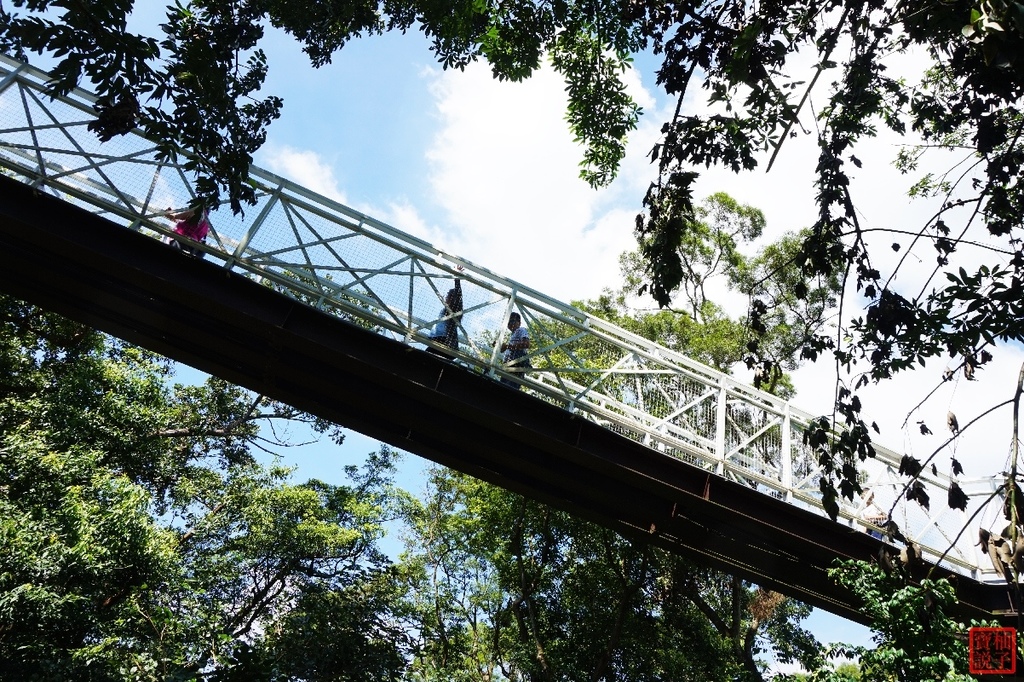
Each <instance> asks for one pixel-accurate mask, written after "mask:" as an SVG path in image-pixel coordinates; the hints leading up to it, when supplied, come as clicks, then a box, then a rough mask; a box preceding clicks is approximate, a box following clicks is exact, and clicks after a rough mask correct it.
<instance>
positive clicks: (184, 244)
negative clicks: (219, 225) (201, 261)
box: [165, 206, 210, 258]
mask: <svg viewBox="0 0 1024 682" xmlns="http://www.w3.org/2000/svg"><path fill="white" fill-rule="evenodd" d="M165 214H166V215H167V217H168V218H170V219H171V220H174V221H175V225H174V235H175V236H172V237H168V238H167V243H168V244H170V245H171V246H173V247H175V248H176V249H180V250H181V251H184V252H185V253H187V254H189V255H190V256H195V257H197V258H202V257H204V256H205V255H206V254H205V253H203V251H202V249H200V248H199V247H198V246H196V244H195V243H203V242H205V241H206V236H207V235H208V234H209V233H210V217H209V214H208V213H207V212H206V209H205V208H203V207H201V206H199V207H195V208H190V209H186V210H184V211H181V212H180V213H175V212H174V211H173V210H172V209H170V208H168V209H167V211H166V212H165ZM181 237H184V238H185V239H182V238H181Z"/></svg>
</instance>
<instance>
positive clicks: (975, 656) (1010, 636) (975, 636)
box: [968, 628, 1017, 675]
mask: <svg viewBox="0 0 1024 682" xmlns="http://www.w3.org/2000/svg"><path fill="white" fill-rule="evenodd" d="M968 642H969V644H968V646H969V647H970V662H971V674H972V675H1012V674H1014V673H1015V672H1016V671H1017V630H1016V629H1015V628H971V629H970V632H969V639H968Z"/></svg>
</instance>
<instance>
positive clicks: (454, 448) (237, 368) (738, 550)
mask: <svg viewBox="0 0 1024 682" xmlns="http://www.w3.org/2000/svg"><path fill="white" fill-rule="evenodd" d="M0 288H2V289H3V290H4V291H6V292H8V293H10V294H13V295H15V296H18V297H20V298H23V299H25V300H26V301H29V302H32V303H35V304H37V305H40V306H42V307H44V308H47V309H50V310H53V311H56V312H59V313H61V314H64V315H66V316H68V317H70V318H72V319H75V320H78V321H81V322H84V323H86V324H89V325H91V326H93V327H95V328H97V329H100V330H102V331H105V332H107V333H110V334H112V335H114V336H117V337H120V338H122V339H125V340H127V341H130V342H132V343H135V344H138V345H140V346H143V347H146V348H149V349H151V350H153V351H156V352H158V353H161V354H164V355H166V356H168V357H170V358H173V359H175V360H178V361H180V362H183V363H186V364H188V365H191V366H193V367H196V368H198V369H200V370H202V371H204V372H207V373H209V374H212V375H216V376H219V377H222V378H224V379H226V380H229V381H232V382H234V383H237V384H239V385H242V386H245V387H247V388H249V389H251V390H254V391H257V392H260V393H262V394H265V395H267V396H270V397H273V398H274V399H277V400H280V401H282V402H285V403H288V404H291V405H293V406H295V407H297V408H300V409H303V410H306V411H308V412H311V413H313V414H316V415H318V416H320V417H323V418H325V419H329V420H331V421H334V422H337V423H339V424H342V425H344V426H347V427H349V428H352V429H355V430H356V431H359V432H361V433H363V434H366V435H368V436H371V437H373V438H376V439H378V440H381V441H384V442H386V443H389V444H391V445H393V446H395V447H397V448H401V449H403V450H406V451H408V452H412V453H415V454H417V455H420V456H422V457H425V458H427V459H430V460H433V461H435V462H438V463H440V464H443V465H445V466H448V467H451V468H453V469H457V470H460V471H463V472H465V473H468V474H471V475H473V476H475V477H478V478H480V479H482V480H485V481H488V482H490V483H494V484H496V485H499V486H502V487H504V488H507V489H510V490H513V491H516V492H518V493H521V494H523V495H526V496H529V497H532V498H535V499H538V500H540V501H542V502H545V503H547V504H550V505H551V506H553V507H557V508H560V509H563V510H566V511H568V512H571V513H573V514H576V515H579V516H581V517H584V518H587V519H590V520H592V521H594V522H597V523H599V524H601V525H603V526H606V527H608V528H611V529H613V530H616V531H619V532H621V533H623V534H624V535H627V536H631V537H635V538H638V539H642V540H643V541H646V542H652V543H654V544H656V545H659V546H661V547H664V548H666V549H668V550H671V551H673V552H677V553H680V554H682V555H684V556H687V557H689V558H691V559H693V560H694V561H695V562H697V563H699V564H701V565H706V566H709V567H712V568H716V569H720V570H722V571H726V572H729V573H732V574H735V575H738V576H740V577H742V578H744V579H747V580H750V581H753V582H755V583H757V584H759V585H762V586H764V587H766V588H770V589H774V590H777V591H779V592H782V593H784V594H787V595H789V596H792V597H794V598H797V599H800V600H802V601H804V602H807V603H809V604H811V605H813V606H815V607H818V608H822V609H824V610H826V611H830V612H832V613H835V614H837V615H839V616H843V617H845V618H849V619H851V620H854V621H863V617H862V616H861V615H860V613H859V610H858V604H857V603H856V601H855V600H854V598H853V596H852V595H850V594H849V593H848V592H846V591H845V590H843V589H841V588H840V587H838V586H837V585H835V584H834V583H832V582H831V581H830V580H829V579H828V577H827V575H826V569H827V568H829V567H830V566H832V565H833V564H834V562H835V561H836V560H837V559H870V558H871V557H872V556H874V555H876V553H877V552H878V550H879V548H880V547H881V543H880V541H878V540H874V539H873V538H871V537H869V536H867V535H866V534H864V533H862V532H858V531H855V530H853V529H850V528H846V527H844V526H842V525H839V524H835V523H832V522H830V521H829V520H827V519H824V518H821V517H819V516H817V515H815V514H812V513H810V512H807V511H805V510H802V509H799V508H796V507H794V506H792V505H789V504H786V503H784V502H782V501H780V500H776V499H774V498H771V497H769V496H766V495H764V494H762V493H759V492H757V491H754V490H752V489H750V488H748V487H746V486H743V485H740V484H738V483H735V482H732V481H728V480H725V479H723V478H721V477H718V476H715V475H712V474H709V473H708V472H707V471H704V470H703V469H700V468H698V467H694V466H691V465H689V464H686V463H685V462H682V461H678V460H675V459H672V458H669V457H667V456H665V455H662V454H660V453H658V452H655V451H653V450H651V449H649V448H646V447H644V446H642V445H640V444H638V443H636V442H633V441H631V440H629V439H627V438H624V437H622V436H619V435H617V434H615V433H612V432H611V431H609V430H607V429H605V428H602V427H600V426H598V425H596V424H594V423H593V422H590V421H588V420H586V419H583V418H580V417H577V416H574V415H572V414H570V413H568V412H566V411H564V410H562V409H559V408H557V407H554V406H551V405H548V404H546V403H544V402H542V401H540V400H536V399H534V398H531V397H530V396H528V395H525V394H523V393H519V392H516V391H512V390H509V389H508V388H505V387H504V386H501V385H500V384H498V383H497V382H495V381H493V380H491V379H488V378H486V377H483V376H481V375H480V374H477V373H475V372H470V371H468V370H465V369H463V368H461V367H458V366H455V365H452V364H450V363H448V362H447V361H445V360H443V359H440V358H438V357H435V356H432V355H429V354H427V353H424V352H421V351H419V350H415V349H412V348H409V347H408V346H405V345H403V344H400V343H397V342H395V341H392V340H390V339H387V338H384V337H381V336H379V335H377V334H374V333H372V332H370V331H367V330H365V329H362V328H360V327H357V326H355V325H352V324H349V323H346V322H344V321H342V320H339V319H337V318H334V317H331V316H328V315H326V314H324V313H321V312H319V311H317V310H314V309H313V308H311V307H308V306H306V305H304V304H302V303H299V302H296V301H294V300H292V299H290V298H287V297H285V296H283V295H280V294H277V293H275V292H274V291H272V290H270V289H269V288H267V287H264V286H261V285H259V284H257V283H255V282H253V281H251V280H249V279H247V278H245V277H243V276H241V275H238V274H234V273H231V272H228V271H226V270H224V269H223V268H222V267H220V266H218V265H216V264H214V263H212V262H207V261H199V260H195V259H192V258H189V257H186V256H184V255H182V254H181V253H179V252H177V251H175V250H173V249H171V248H169V247H166V246H164V245H163V244H160V243H159V242H157V241H156V240H154V239H152V238H149V237H146V236H143V235H139V234H136V233H134V232H131V231H129V230H126V229H125V228H123V227H120V226H117V225H114V224H112V223H110V222H108V221H106V220H104V219H102V218H99V217H97V216H95V215H93V214H90V213H88V212H86V211H83V210H80V209H78V208H75V207H74V206H71V205H69V204H67V203H65V202H62V201H59V200H57V199H55V198H53V197H50V196H47V195H43V194H40V193H36V192H34V191H33V190H32V189H30V188H28V187H27V186H25V185H23V184H21V183H19V182H16V181H13V180H10V179H8V178H3V177H0ZM927 568H928V567H927V566H926V567H923V569H922V570H926V569H927ZM933 575H949V573H948V572H947V571H944V570H942V569H937V570H936V573H935V574H933ZM957 588H958V594H959V597H960V600H961V604H960V607H959V608H960V613H959V614H958V615H960V616H963V617H965V618H991V617H997V618H1000V619H1003V620H1006V621H1007V623H1008V624H1009V623H1010V622H1011V620H1010V619H1011V618H1012V620H1013V622H1014V623H1015V615H1014V611H1015V609H1014V606H1013V604H1014V603H1015V601H1014V599H1013V597H1012V593H1011V590H1010V589H1009V588H1008V587H1006V586H996V585H986V584H982V583H979V582H976V581H974V580H970V579H966V578H963V577H960V578H958V579H957Z"/></svg>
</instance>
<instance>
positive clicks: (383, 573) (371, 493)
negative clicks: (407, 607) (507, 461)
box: [0, 296, 411, 682]
mask: <svg viewBox="0 0 1024 682" xmlns="http://www.w3.org/2000/svg"><path fill="white" fill-rule="evenodd" d="M0 369H2V371H0V376H2V377H3V378H2V379H0V679H4V680H27V681H28V680H55V679H60V680H89V681H93V680H125V679H131V680H151V679H152V680H155V679H161V680H209V681H211V682H212V681H214V680H218V681H220V680H225V681H226V680H235V679H247V680H267V681H268V682H269V681H270V680H287V679H307V680H313V679H332V680H380V679H389V678H394V677H395V676H397V674H398V672H399V671H400V670H401V669H403V667H404V661H405V655H406V652H407V650H408V648H409V646H410V642H411V639H410V638H409V637H408V636H407V635H406V634H404V633H403V631H402V630H401V629H400V628H399V627H398V624H399V623H400V621H401V617H402V615H401V614H402V609H401V608H400V601H399V599H398V597H399V596H400V590H399V585H400V583H399V580H398V575H397V573H396V570H395V569H394V567H393V566H392V565H391V562H390V561H389V560H388V559H387V558H386V557H385V556H384V554H383V553H382V552H381V551H380V549H379V547H378V545H377V541H378V539H379V538H380V536H381V534H382V533H383V528H382V526H383V523H384V521H385V519H386V518H387V511H386V507H387V504H388V499H389V498H390V494H391V493H390V492H389V491H390V487H389V484H390V473H391V469H392V460H393V453H391V452H390V451H388V450H387V449H383V450H381V451H380V452H379V453H376V454H375V455H373V456H371V457H370V458H369V459H368V461H367V462H366V464H365V466H363V467H361V468H359V467H354V466H353V467H350V468H349V469H350V470H349V471H348V474H349V476H350V484H349V485H338V484H328V483H325V482H322V481H317V480H310V481H307V482H305V483H295V482H293V481H291V480H290V479H291V473H292V472H291V471H290V470H289V469H287V468H285V467H283V466H280V465H278V464H277V463H275V462H273V460H271V462H270V463H269V464H261V463H260V462H259V461H258V458H257V457H256V456H255V454H254V451H255V452H258V448H261V447H278V446H282V445H283V444H282V443H273V442H270V441H268V440H267V439H266V438H267V437H266V436H265V435H263V434H262V433H261V431H260V429H259V428H258V426H259V425H260V424H262V423H267V422H279V421H281V420H305V421H311V422H312V426H313V427H314V428H317V429H319V430H321V431H324V432H329V431H332V430H333V427H331V425H329V424H323V423H320V422H316V421H315V420H311V418H309V417H308V416H307V415H303V414H302V413H299V412H297V411H295V410H292V409H291V408H288V407H286V406H284V405H280V404H276V403H273V402H271V401H268V400H266V399H264V398H262V397H259V396H253V395H251V394H249V393H247V392H245V391H243V390H241V389H239V388H237V387H234V386H231V385H230V384H227V383H225V382H223V381H220V380H217V379H211V380H209V381H207V382H206V383H205V384H202V385H198V386H185V385H180V384H179V385H174V386H171V385H170V384H169V381H168V379H169V369H170V364H169V362H168V361H167V360H165V359H162V358H160V357H158V356H155V355H153V354H151V353H147V352H145V351H142V350H140V349H138V348H134V347H132V346H129V345H126V344H123V343H120V342H117V341H115V340H112V339H109V338H107V337H105V336H103V335H101V334H99V333H97V332H94V331H92V330H90V329H88V328H87V327H84V326H82V325H79V324H76V323H72V322H69V321H67V320H65V319H62V318H60V317H58V316H55V315H51V314H47V313H44V312H42V311H39V310H38V309H36V308H33V307H31V306H28V305H24V304H22V303H20V302H18V301H16V300H13V299H10V298H8V297H3V296H0Z"/></svg>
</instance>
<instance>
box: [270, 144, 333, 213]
mask: <svg viewBox="0 0 1024 682" xmlns="http://www.w3.org/2000/svg"><path fill="white" fill-rule="evenodd" d="M260 161H261V163H262V164H263V165H265V166H266V167H267V170H269V171H271V172H273V173H277V174H278V175H280V176H282V177H285V178H287V179H289V180H291V181H293V182H296V183H298V184H300V185H302V186H303V187H305V188H306V189H309V190H312V191H314V192H316V193H317V194H322V195H323V196H325V197H327V198H328V199H333V200H334V201H337V202H339V203H342V204H344V203H346V200H345V193H344V192H343V191H342V190H341V188H340V187H338V181H337V180H336V179H335V176H334V170H333V169H332V168H331V165H330V164H329V163H327V162H325V161H324V160H323V159H322V158H321V157H320V155H319V154H317V153H316V152H314V151H310V150H308V149H307V150H302V149H295V148H294V147H289V146H287V145H276V144H273V143H272V142H268V143H267V144H266V145H265V146H264V147H263V149H262V153H261V156H260Z"/></svg>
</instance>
